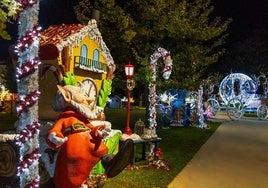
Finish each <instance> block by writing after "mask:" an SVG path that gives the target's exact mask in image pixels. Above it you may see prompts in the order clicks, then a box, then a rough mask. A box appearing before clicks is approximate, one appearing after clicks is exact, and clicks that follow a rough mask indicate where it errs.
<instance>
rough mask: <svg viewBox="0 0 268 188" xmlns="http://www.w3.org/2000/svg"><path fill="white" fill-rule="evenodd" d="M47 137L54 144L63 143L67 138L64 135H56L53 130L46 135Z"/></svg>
mask: <svg viewBox="0 0 268 188" xmlns="http://www.w3.org/2000/svg"><path fill="white" fill-rule="evenodd" d="M48 139H49V140H50V141H51V142H52V143H54V144H55V145H60V144H63V143H65V142H66V141H67V140H68V138H67V137H64V138H61V137H58V136H56V133H55V132H52V133H50V134H49V135H48Z"/></svg>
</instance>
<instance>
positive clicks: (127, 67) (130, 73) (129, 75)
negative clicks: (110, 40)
mask: <svg viewBox="0 0 268 188" xmlns="http://www.w3.org/2000/svg"><path fill="white" fill-rule="evenodd" d="M125 74H126V76H127V78H128V79H131V78H132V76H133V74H134V66H133V65H132V64H131V63H130V62H128V64H127V65H125Z"/></svg>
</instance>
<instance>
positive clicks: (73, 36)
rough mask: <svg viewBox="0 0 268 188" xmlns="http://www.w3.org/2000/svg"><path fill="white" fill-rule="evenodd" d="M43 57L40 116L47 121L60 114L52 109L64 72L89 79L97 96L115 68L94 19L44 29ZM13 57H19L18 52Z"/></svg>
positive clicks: (89, 91) (41, 54)
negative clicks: (84, 22) (108, 75)
mask: <svg viewBox="0 0 268 188" xmlns="http://www.w3.org/2000/svg"><path fill="white" fill-rule="evenodd" d="M11 54H12V53H11ZM11 56H12V55H11ZM39 58H40V60H41V62H42V63H41V65H40V69H39V73H40V79H39V88H40V92H41V95H40V98H39V117H40V119H43V120H48V119H55V118H56V117H57V116H58V113H56V112H55V111H53V109H52V101H53V98H54V95H55V93H56V91H57V84H60V82H61V79H62V75H64V73H66V72H70V73H73V74H74V75H75V77H76V81H77V82H86V83H85V85H86V87H88V88H85V89H88V95H90V96H93V97H96V98H97V95H98V91H99V89H100V87H101V83H102V80H103V79H105V78H106V74H107V72H108V70H109V69H115V64H114V61H113V58H112V56H111V54H110V51H109V49H108V48H107V46H106V44H105V42H104V41H103V39H102V36H101V33H100V31H99V29H98V27H97V22H96V20H94V19H92V20H90V21H89V22H88V24H87V25H83V24H61V25H53V26H50V27H49V28H47V29H46V30H44V31H42V32H41V37H40V49H39ZM13 59H16V58H14V55H13Z"/></svg>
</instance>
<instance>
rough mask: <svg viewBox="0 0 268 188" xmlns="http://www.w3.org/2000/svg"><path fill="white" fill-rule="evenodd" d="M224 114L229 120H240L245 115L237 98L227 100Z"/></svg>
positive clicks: (242, 106) (242, 105)
mask: <svg viewBox="0 0 268 188" xmlns="http://www.w3.org/2000/svg"><path fill="white" fill-rule="evenodd" d="M226 112H227V115H228V117H229V118H230V119H231V120H238V119H240V118H241V117H242V116H243V115H244V113H245V108H244V104H243V102H242V101H241V100H239V99H237V98H233V99H231V100H229V101H228V104H227V108H226Z"/></svg>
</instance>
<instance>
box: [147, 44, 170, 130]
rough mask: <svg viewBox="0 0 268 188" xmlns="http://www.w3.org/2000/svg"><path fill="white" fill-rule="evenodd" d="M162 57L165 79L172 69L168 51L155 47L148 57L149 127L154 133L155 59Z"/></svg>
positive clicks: (155, 123) (155, 124)
mask: <svg viewBox="0 0 268 188" xmlns="http://www.w3.org/2000/svg"><path fill="white" fill-rule="evenodd" d="M160 57H162V58H163V60H164V64H165V67H164V70H163V78H164V79H165V80H167V79H169V77H170V74H171V71H172V59H171V56H170V52H168V51H167V50H166V49H164V48H161V47H159V48H157V50H156V51H155V52H154V54H152V55H151V57H150V60H151V61H150V67H151V69H152V82H151V83H150V84H149V102H150V104H149V118H148V121H149V128H150V129H151V130H152V134H153V135H155V134H156V131H155V129H156V127H157V122H156V109H155V105H156V84H155V82H156V72H157V71H156V66H157V60H158V59H159V58H160Z"/></svg>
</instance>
